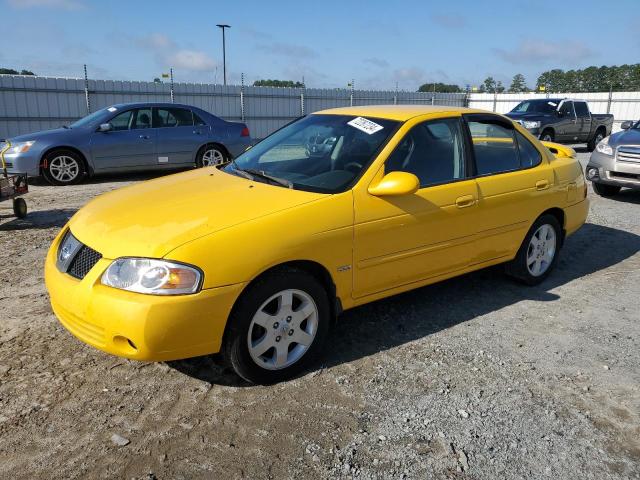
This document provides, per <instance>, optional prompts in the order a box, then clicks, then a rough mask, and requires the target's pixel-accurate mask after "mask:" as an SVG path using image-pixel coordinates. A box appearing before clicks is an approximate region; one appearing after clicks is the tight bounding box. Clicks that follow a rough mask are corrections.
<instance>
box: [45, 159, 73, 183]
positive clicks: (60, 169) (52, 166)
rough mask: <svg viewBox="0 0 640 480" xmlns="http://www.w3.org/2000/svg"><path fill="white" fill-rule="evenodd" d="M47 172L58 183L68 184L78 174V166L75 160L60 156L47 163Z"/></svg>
mask: <svg viewBox="0 0 640 480" xmlns="http://www.w3.org/2000/svg"><path fill="white" fill-rule="evenodd" d="M49 172H50V173H51V176H52V177H53V178H54V179H55V180H57V181H58V182H61V183H69V182H72V181H73V180H75V179H76V177H77V176H78V174H79V173H80V165H79V164H78V161H77V160H76V159H75V158H73V157H69V156H67V155H60V156H58V157H55V158H53V159H52V160H51V161H50V162H49Z"/></svg>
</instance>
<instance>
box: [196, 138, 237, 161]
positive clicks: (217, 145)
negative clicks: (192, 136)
mask: <svg viewBox="0 0 640 480" xmlns="http://www.w3.org/2000/svg"><path fill="white" fill-rule="evenodd" d="M208 146H212V147H217V148H219V149H221V150H222V151H223V152H224V153H225V155H226V156H227V158H231V153H229V150H228V149H227V147H225V146H224V145H223V144H222V143H220V142H206V143H203V144H202V145H200V147H198V149H197V150H196V155H195V157H194V159H193V162H194V163H197V161H198V158H199V157H200V154H201V153H202V152H203V150H204V149H205V148H207V147H208Z"/></svg>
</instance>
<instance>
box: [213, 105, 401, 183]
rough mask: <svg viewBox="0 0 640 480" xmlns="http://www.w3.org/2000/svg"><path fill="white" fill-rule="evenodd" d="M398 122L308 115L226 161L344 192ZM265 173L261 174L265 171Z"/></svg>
mask: <svg viewBox="0 0 640 480" xmlns="http://www.w3.org/2000/svg"><path fill="white" fill-rule="evenodd" d="M398 125H399V122H396V121H394V120H387V119H379V118H363V117H354V116H351V115H309V116H307V117H304V118H301V119H299V120H297V121H295V122H293V123H291V124H289V125H287V126H286V127H284V128H282V129H281V130H278V131H277V132H275V133H274V134H273V135H271V136H269V137H267V138H266V139H264V140H263V141H262V142H260V143H258V144H257V145H256V146H255V147H253V148H252V149H250V150H248V151H247V152H245V153H243V154H242V155H240V156H239V157H238V158H237V159H236V161H235V162H233V163H231V164H229V165H227V166H226V167H225V171H227V172H229V173H238V172H239V171H243V173H247V172H248V173H249V174H251V173H252V172H253V173H254V175H253V178H254V179H255V180H257V181H266V182H268V181H269V179H268V178H267V177H268V176H270V177H274V178H275V179H276V181H272V182H270V183H273V184H277V185H281V186H286V185H290V186H291V187H292V188H296V189H300V190H309V191H315V192H324V193H336V192H340V191H344V190H345V189H347V188H349V186H351V185H352V184H353V182H354V181H355V180H356V179H357V178H358V177H359V176H360V174H361V173H362V172H363V171H364V169H365V168H367V166H369V164H370V163H371V161H372V160H373V159H374V158H375V156H376V154H377V153H378V152H379V151H380V149H381V148H382V146H384V144H385V143H386V142H387V140H388V139H389V138H390V137H391V135H392V134H393V133H394V132H395V131H396V128H397V127H398ZM260 174H261V175H260Z"/></svg>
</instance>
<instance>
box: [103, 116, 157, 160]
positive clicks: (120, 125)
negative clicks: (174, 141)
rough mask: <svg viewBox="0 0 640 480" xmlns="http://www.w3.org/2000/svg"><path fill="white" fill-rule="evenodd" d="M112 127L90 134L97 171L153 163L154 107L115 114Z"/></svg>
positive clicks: (111, 121) (111, 122)
mask: <svg viewBox="0 0 640 480" xmlns="http://www.w3.org/2000/svg"><path fill="white" fill-rule="evenodd" d="M109 123H110V124H111V125H112V127H113V128H112V130H110V131H108V132H94V133H92V134H91V153H92V156H93V160H94V168H95V170H96V171H102V170H113V169H122V168H125V169H126V168H135V167H146V166H150V165H153V163H154V152H155V131H154V130H153V129H152V128H151V108H134V109H131V110H126V111H124V112H118V113H116V114H115V115H114V116H113V117H112V118H111V120H109Z"/></svg>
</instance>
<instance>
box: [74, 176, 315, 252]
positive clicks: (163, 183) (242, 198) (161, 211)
mask: <svg viewBox="0 0 640 480" xmlns="http://www.w3.org/2000/svg"><path fill="white" fill-rule="evenodd" d="M325 196H326V195H325V194H320V193H312V192H304V191H300V190H292V189H288V188H284V187H279V186H274V185H270V184H264V183H259V182H254V181H251V180H247V179H245V178H242V177H237V176H235V175H232V174H229V173H225V172H222V171H220V170H217V169H214V168H204V169H198V170H192V171H189V172H184V173H178V174H175V175H169V176H166V177H162V178H159V179H156V180H150V181H147V182H143V183H140V184H137V185H132V186H130V187H125V188H121V189H118V190H114V191H112V192H109V193H106V194H103V195H101V196H99V197H97V198H95V199H94V200H92V201H91V202H90V203H88V204H87V205H86V206H84V207H83V208H82V209H81V210H80V211H78V212H77V213H76V214H75V215H74V216H73V218H72V219H71V221H70V222H69V226H70V228H71V231H72V233H73V234H74V235H75V236H76V237H77V238H78V240H80V241H81V242H83V243H84V244H86V245H88V246H90V247H91V248H93V249H94V250H97V251H98V252H100V253H101V254H102V255H103V256H104V257H106V258H110V259H114V258H117V257H124V256H142V257H153V258H161V257H164V256H165V255H167V254H168V253H169V252H170V251H171V250H173V249H175V248H177V247H179V246H180V245H183V244H185V243H187V242H189V241H191V240H195V239H196V238H199V237H202V236H205V235H208V234H211V233H214V232H216V231H220V230H223V229H226V228H230V227H233V226H234V225H239V224H241V223H244V222H248V221H250V220H253V219H256V218H259V217H263V216H265V215H270V214H272V213H275V212H278V211H282V210H286V209H290V208H294V207H296V206H299V205H302V204H304V203H308V202H313V201H315V200H318V199H321V198H323V197H325ZM256 240H257V241H259V239H256ZM229 246H230V245H220V248H225V247H229Z"/></svg>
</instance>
